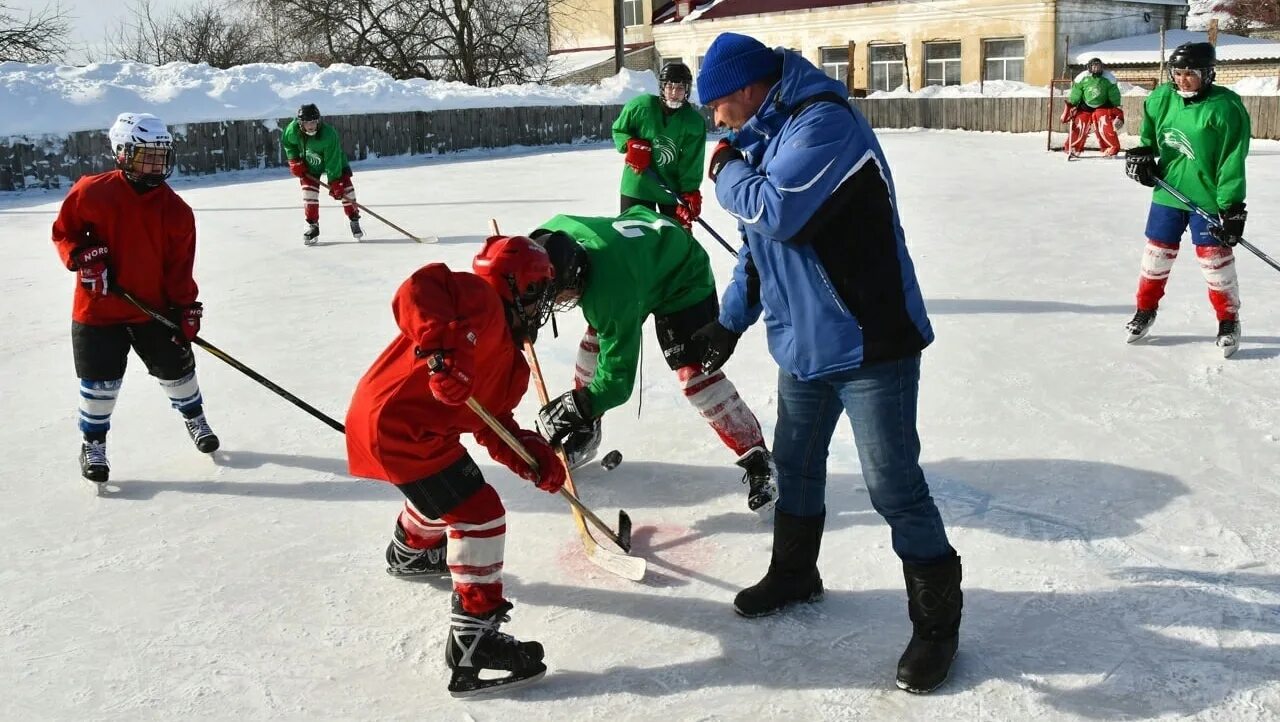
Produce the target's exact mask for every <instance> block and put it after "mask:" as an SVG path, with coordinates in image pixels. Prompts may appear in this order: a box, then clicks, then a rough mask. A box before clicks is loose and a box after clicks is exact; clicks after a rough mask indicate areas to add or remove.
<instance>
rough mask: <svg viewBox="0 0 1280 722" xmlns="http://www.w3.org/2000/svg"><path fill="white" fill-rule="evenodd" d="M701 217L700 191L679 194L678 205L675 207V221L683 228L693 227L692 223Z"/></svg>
mask: <svg viewBox="0 0 1280 722" xmlns="http://www.w3.org/2000/svg"><path fill="white" fill-rule="evenodd" d="M700 215H702V191H689V192H688V193H681V194H680V204H679V205H677V206H676V220H678V221H680V223H682V224H683V225H684V227H685V228H690V227H692V226H693V222H694V221H696V220H698V216H700Z"/></svg>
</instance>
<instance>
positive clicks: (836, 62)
mask: <svg viewBox="0 0 1280 722" xmlns="http://www.w3.org/2000/svg"><path fill="white" fill-rule="evenodd" d="M821 52H822V72H824V73H826V74H827V75H828V76H830V77H832V78H835V79H836V80H839V81H840V82H842V83H846V84H847V82H848V79H849V47H848V46H840V47H836V48H822V49H821Z"/></svg>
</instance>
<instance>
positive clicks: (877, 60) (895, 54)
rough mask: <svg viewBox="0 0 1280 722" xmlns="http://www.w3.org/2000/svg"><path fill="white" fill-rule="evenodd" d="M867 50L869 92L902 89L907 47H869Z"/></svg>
mask: <svg viewBox="0 0 1280 722" xmlns="http://www.w3.org/2000/svg"><path fill="white" fill-rule="evenodd" d="M867 50H868V58H869V63H870V65H871V87H870V90H872V91H875V90H897V89H898V88H900V87H902V82H903V70H905V69H906V65H905V60H906V57H907V46H905V45H871V46H868V48H867Z"/></svg>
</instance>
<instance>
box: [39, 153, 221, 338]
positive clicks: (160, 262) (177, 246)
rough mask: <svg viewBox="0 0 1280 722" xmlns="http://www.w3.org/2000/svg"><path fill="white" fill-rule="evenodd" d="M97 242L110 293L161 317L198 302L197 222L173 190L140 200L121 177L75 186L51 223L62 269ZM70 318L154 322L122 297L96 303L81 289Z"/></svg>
mask: <svg viewBox="0 0 1280 722" xmlns="http://www.w3.org/2000/svg"><path fill="white" fill-rule="evenodd" d="M94 242H99V243H103V244H105V245H106V247H107V249H108V251H109V259H108V261H107V266H108V268H110V276H109V277H108V283H109V285H110V286H111V287H112V288H120V289H124V290H126V291H129V292H130V293H132V294H133V295H134V296H136V297H137V298H138V300H139V301H142V302H143V303H145V304H147V305H148V306H150V307H151V308H154V309H157V310H159V311H165V310H167V309H168V308H169V307H171V306H172V307H183V306H189V305H191V304H192V303H195V300H196V296H197V294H198V293H199V289H198V288H197V287H196V282H195V279H193V278H192V277H191V269H192V266H193V265H194V264H195V258H196V221H195V215H194V214H193V213H192V212H191V206H188V205H187V203H186V201H184V200H182V199H181V198H179V197H178V194H177V193H174V192H173V189H172V188H170V187H169V186H168V185H165V184H161V185H160V186H159V187H157V188H155V189H153V190H150V191H147V192H146V193H139V192H138V191H137V190H135V189H134V187H133V186H132V185H130V184H129V181H127V180H125V177H124V173H122V172H120V171H118V170H115V171H111V172H109V173H99V174H97V175H91V176H85V177H83V178H81V179H80V180H78V181H76V183H75V185H73V186H71V190H70V191H69V192H68V193H67V197H66V198H65V199H63V201H62V208H61V209H60V210H59V211H58V218H57V220H55V221H54V222H53V243H54V246H56V247H57V249H58V255H59V256H61V257H62V263H63V265H65V266H67V267H68V268H71V254H72V253H73V252H74V251H75V249H76V248H78V247H80V246H82V245H85V244H87V243H94ZM73 270H74V269H73ZM71 318H73V319H75V320H76V321H79V322H80V323H83V324H87V325H90V326H106V325H109V324H115V323H144V322H146V321H150V320H151V317H150V316H148V315H146V314H145V313H143V312H142V311H140V310H138V308H137V307H136V306H134V305H133V304H132V303H129V302H128V301H126V300H124V298H122V297H120V296H117V295H115V294H109V295H107V296H105V297H95V296H92V295H90V293H89V292H88V291H87V290H85V289H84V288H83V287H82V286H80V284H79V283H77V284H76V292H75V299H74V301H73V303H72V308H71Z"/></svg>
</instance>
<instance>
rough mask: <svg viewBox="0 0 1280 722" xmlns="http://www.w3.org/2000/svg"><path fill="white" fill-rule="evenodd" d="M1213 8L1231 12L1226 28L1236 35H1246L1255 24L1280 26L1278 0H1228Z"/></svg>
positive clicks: (1279, 1)
mask: <svg viewBox="0 0 1280 722" xmlns="http://www.w3.org/2000/svg"><path fill="white" fill-rule="evenodd" d="M1214 9H1215V10H1221V11H1223V12H1227V13H1230V14H1231V19H1230V20H1228V21H1227V23H1226V29H1227V32H1230V33H1234V34H1236V35H1248V34H1249V30H1250V29H1251V28H1253V27H1254V26H1255V25H1260V26H1263V27H1276V26H1280V0H1228V1H1227V2H1223V3H1219V4H1218V5H1217V6H1216V7H1215V8H1214Z"/></svg>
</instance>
